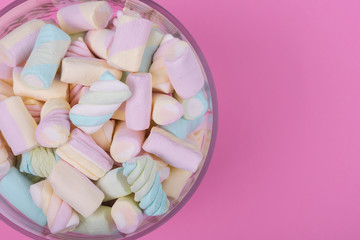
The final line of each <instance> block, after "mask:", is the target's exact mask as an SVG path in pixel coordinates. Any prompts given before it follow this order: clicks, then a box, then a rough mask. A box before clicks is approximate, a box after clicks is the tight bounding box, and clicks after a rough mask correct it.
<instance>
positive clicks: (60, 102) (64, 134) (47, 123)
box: [36, 98, 70, 148]
mask: <svg viewBox="0 0 360 240" xmlns="http://www.w3.org/2000/svg"><path fill="white" fill-rule="evenodd" d="M69 111H70V105H69V103H68V102H67V101H66V100H65V99H63V98H53V99H50V100H47V101H46V103H45V104H44V106H43V107H42V110H41V121H40V124H39V126H38V127H37V129H36V139H37V141H38V143H39V144H40V145H41V146H43V147H48V148H57V147H59V146H61V145H63V144H64V143H66V142H67V140H68V138H69V135H70V119H69Z"/></svg>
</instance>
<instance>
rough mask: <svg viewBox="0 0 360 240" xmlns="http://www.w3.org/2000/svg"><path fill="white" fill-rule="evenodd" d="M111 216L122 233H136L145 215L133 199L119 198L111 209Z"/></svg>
mask: <svg viewBox="0 0 360 240" xmlns="http://www.w3.org/2000/svg"><path fill="white" fill-rule="evenodd" d="M111 216H112V218H113V219H114V221H115V224H116V227H117V229H118V230H119V232H121V233H125V234H130V233H133V232H135V231H136V229H137V228H138V227H139V226H140V225H141V223H142V221H143V220H144V215H143V213H142V211H141V209H140V208H139V207H138V205H137V203H135V202H134V200H133V199H132V198H131V197H122V198H119V199H118V200H117V201H116V202H115V204H114V206H112V208H111Z"/></svg>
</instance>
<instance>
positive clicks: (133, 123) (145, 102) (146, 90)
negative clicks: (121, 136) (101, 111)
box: [125, 73, 152, 131]
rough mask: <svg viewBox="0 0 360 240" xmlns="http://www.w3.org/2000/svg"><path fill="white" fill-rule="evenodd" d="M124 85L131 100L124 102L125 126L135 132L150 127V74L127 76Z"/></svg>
mask: <svg viewBox="0 0 360 240" xmlns="http://www.w3.org/2000/svg"><path fill="white" fill-rule="evenodd" d="M126 84H127V85H128V86H129V88H130V91H131V92H132V96H131V98H129V100H127V102H126V108H125V119H126V126H127V127H128V128H130V129H132V130H136V131H141V130H145V129H147V128H148V127H149V126H150V118H151V105H152V103H151V102H152V90H151V89H152V87H151V74H149V73H132V74H129V76H128V77H127V79H126Z"/></svg>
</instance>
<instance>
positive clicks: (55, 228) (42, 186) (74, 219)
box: [30, 180, 80, 233]
mask: <svg viewBox="0 0 360 240" xmlns="http://www.w3.org/2000/svg"><path fill="white" fill-rule="evenodd" d="M30 194H31V197H32V199H33V201H34V203H35V204H36V206H38V207H39V208H41V209H42V210H43V212H44V214H45V215H46V218H47V226H48V228H49V229H50V232H51V233H65V232H69V231H73V230H74V229H75V228H76V226H77V225H78V224H79V221H80V220H79V215H78V214H77V213H76V212H75V211H74V210H73V209H72V208H71V207H70V206H69V204H67V203H66V202H64V201H63V200H62V199H61V198H59V196H58V195H56V193H54V191H53V189H52V187H51V185H50V183H49V181H48V180H43V181H41V182H38V183H36V184H33V185H31V187H30Z"/></svg>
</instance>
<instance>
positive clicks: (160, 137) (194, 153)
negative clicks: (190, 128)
mask: <svg viewBox="0 0 360 240" xmlns="http://www.w3.org/2000/svg"><path fill="white" fill-rule="evenodd" d="M143 149H144V150H145V151H146V152H149V153H152V154H154V155H156V156H158V157H160V158H161V159H162V160H164V161H165V162H167V163H168V164H170V165H171V166H173V167H176V168H181V169H184V170H187V171H189V172H195V171H196V170H197V169H198V167H199V165H200V163H201V161H202V159H203V156H202V153H201V152H200V151H199V150H198V149H196V148H195V147H194V146H193V145H191V144H190V143H188V142H185V141H183V140H181V139H179V138H177V137H175V136H174V135H172V134H171V133H169V132H167V131H166V130H164V129H161V128H159V127H153V128H152V129H151V133H150V135H149V136H148V138H147V139H146V140H145V142H144V145H143ZM174 153H176V154H174Z"/></svg>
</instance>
